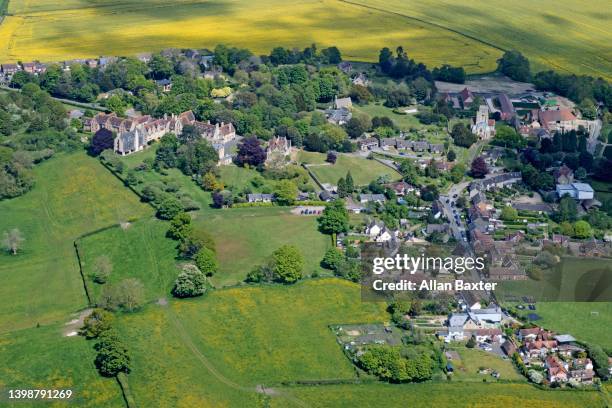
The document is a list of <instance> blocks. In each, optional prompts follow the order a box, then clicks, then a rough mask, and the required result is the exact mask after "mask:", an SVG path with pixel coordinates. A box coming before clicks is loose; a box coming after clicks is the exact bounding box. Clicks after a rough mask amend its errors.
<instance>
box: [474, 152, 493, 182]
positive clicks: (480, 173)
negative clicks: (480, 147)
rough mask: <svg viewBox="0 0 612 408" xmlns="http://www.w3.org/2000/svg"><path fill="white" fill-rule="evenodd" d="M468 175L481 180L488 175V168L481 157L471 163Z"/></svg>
mask: <svg viewBox="0 0 612 408" xmlns="http://www.w3.org/2000/svg"><path fill="white" fill-rule="evenodd" d="M470 173H471V174H472V177H474V178H483V177H484V176H486V175H487V174H488V173H489V167H488V166H487V163H486V162H485V160H484V158H483V157H482V156H478V157H476V158H475V159H474V160H473V161H472V165H471V166H470Z"/></svg>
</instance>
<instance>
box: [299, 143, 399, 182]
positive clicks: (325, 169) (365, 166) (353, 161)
mask: <svg viewBox="0 0 612 408" xmlns="http://www.w3.org/2000/svg"><path fill="white" fill-rule="evenodd" d="M299 160H300V161H301V162H302V163H308V164H313V166H310V167H309V168H310V171H312V172H313V173H314V175H315V176H317V178H318V179H319V181H321V183H329V184H333V185H336V184H337V183H338V180H339V179H340V177H345V176H346V173H347V172H348V171H349V170H350V172H351V175H352V176H353V180H354V181H355V185H367V184H369V183H370V182H371V181H373V180H376V179H377V178H378V177H379V176H383V175H387V176H389V178H390V179H391V180H399V179H400V178H401V176H400V174H399V173H398V172H396V171H394V170H393V169H391V168H389V167H387V166H385V165H384V164H381V163H379V162H377V161H375V160H368V159H365V158H362V157H357V156H349V155H346V154H339V155H338V160H337V161H336V163H335V164H333V165H332V164H329V163H326V162H325V155H324V154H322V153H313V152H304V151H301V152H300V155H299Z"/></svg>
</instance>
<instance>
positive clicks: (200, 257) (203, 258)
mask: <svg viewBox="0 0 612 408" xmlns="http://www.w3.org/2000/svg"><path fill="white" fill-rule="evenodd" d="M195 263H196V265H197V267H198V268H199V269H200V271H202V273H203V274H204V275H206V276H213V275H214V274H215V273H217V270H218V269H219V264H218V263H217V259H216V257H215V253H214V252H213V251H211V250H210V249H208V248H201V249H200V250H199V251H198V253H197V254H196V256H195Z"/></svg>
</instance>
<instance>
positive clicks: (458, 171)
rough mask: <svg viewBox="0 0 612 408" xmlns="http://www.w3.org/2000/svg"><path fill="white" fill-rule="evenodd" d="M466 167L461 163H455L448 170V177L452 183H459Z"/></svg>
mask: <svg viewBox="0 0 612 408" xmlns="http://www.w3.org/2000/svg"><path fill="white" fill-rule="evenodd" d="M466 170H467V169H466V167H465V165H464V164H462V163H458V164H456V165H455V166H454V167H453V168H452V169H451V171H450V178H451V180H452V182H453V183H459V182H460V181H461V180H463V176H465V172H466Z"/></svg>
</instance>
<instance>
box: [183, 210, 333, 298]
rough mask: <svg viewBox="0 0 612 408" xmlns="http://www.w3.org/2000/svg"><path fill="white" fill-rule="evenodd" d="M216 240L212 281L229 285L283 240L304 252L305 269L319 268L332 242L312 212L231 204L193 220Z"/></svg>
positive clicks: (309, 271)
mask: <svg viewBox="0 0 612 408" xmlns="http://www.w3.org/2000/svg"><path fill="white" fill-rule="evenodd" d="M194 224H195V227H196V229H202V230H203V231H206V232H207V233H208V234H210V235H211V236H212V237H213V239H214V240H215V245H216V248H217V259H218V260H219V264H220V271H219V273H218V274H217V275H216V276H214V277H213V279H212V281H213V283H214V284H215V285H217V286H219V285H232V284H235V283H238V282H240V281H242V280H244V278H245V277H246V274H247V273H248V272H250V271H251V270H252V269H253V268H254V267H255V266H258V265H261V264H262V263H264V262H265V260H266V259H267V258H268V257H269V256H270V255H271V254H272V252H274V251H275V250H276V249H278V248H279V247H280V246H282V245H284V244H293V245H296V246H297V247H298V248H299V249H300V250H301V252H302V255H304V260H305V266H304V273H305V274H306V275H310V274H311V273H312V272H314V271H319V270H320V269H321V268H320V267H319V262H321V259H323V255H324V253H325V251H326V249H327V248H329V247H330V246H331V240H330V238H329V236H326V235H323V234H321V233H320V232H319V231H318V230H317V222H316V217H315V216H300V215H293V214H291V213H290V211H289V209H287V208H282V207H259V208H258V207H255V208H232V209H225V210H209V211H204V212H201V213H199V214H198V215H197V218H196V220H195V221H194Z"/></svg>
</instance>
